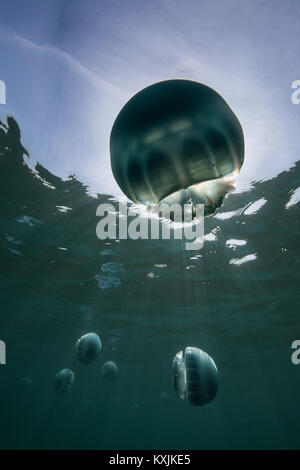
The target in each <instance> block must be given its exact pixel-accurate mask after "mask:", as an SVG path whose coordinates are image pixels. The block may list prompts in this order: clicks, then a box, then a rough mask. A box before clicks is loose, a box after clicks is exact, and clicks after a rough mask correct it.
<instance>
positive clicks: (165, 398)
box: [159, 392, 171, 407]
mask: <svg viewBox="0 0 300 470" xmlns="http://www.w3.org/2000/svg"><path fill="white" fill-rule="evenodd" d="M159 399H160V402H161V404H162V405H163V406H164V407H167V406H169V405H170V402H171V399H170V395H169V394H168V393H167V392H162V393H161V394H160V396H159Z"/></svg>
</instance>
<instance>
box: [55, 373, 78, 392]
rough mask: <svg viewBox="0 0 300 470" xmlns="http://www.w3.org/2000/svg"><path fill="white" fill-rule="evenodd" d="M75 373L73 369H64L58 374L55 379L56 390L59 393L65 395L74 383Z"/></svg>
mask: <svg viewBox="0 0 300 470" xmlns="http://www.w3.org/2000/svg"><path fill="white" fill-rule="evenodd" d="M74 378H75V376H74V373H73V372H72V371H71V369H62V370H61V371H60V372H58V374H56V376H55V379H54V388H55V390H56V391H57V392H58V393H65V392H66V391H67V390H69V389H70V388H71V387H72V385H73V383H74Z"/></svg>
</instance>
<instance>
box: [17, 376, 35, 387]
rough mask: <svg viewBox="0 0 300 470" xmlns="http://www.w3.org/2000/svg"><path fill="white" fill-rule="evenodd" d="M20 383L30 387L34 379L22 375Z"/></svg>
mask: <svg viewBox="0 0 300 470" xmlns="http://www.w3.org/2000/svg"><path fill="white" fill-rule="evenodd" d="M20 384H21V385H22V386H24V387H32V386H33V385H34V379H33V378H32V377H22V378H21V379H20Z"/></svg>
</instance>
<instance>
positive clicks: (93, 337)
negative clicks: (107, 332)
mask: <svg viewBox="0 0 300 470" xmlns="http://www.w3.org/2000/svg"><path fill="white" fill-rule="evenodd" d="M101 348H102V345H101V340H100V338H99V336H98V335H97V334H96V333H87V334H86V335H84V336H82V337H81V338H79V340H78V341H77V354H78V358H79V360H80V361H81V362H83V363H84V364H90V363H91V362H93V361H94V360H95V359H96V358H97V357H98V356H99V353H100V351H101Z"/></svg>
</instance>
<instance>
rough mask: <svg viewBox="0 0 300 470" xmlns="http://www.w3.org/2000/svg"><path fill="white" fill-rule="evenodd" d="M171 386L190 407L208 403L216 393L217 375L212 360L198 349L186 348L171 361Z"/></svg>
mask: <svg viewBox="0 0 300 470" xmlns="http://www.w3.org/2000/svg"><path fill="white" fill-rule="evenodd" d="M173 373H174V375H173V384H174V388H175V390H176V391H177V393H178V395H179V396H180V398H182V399H183V400H187V401H188V402H189V403H190V404H191V405H196V406H201V405H205V404H206V403H209V402H210V401H212V400H213V398H214V397H215V395H216V393H217V391H218V385H219V375H218V370H217V367H216V365H215V363H214V361H213V359H212V358H211V357H210V356H209V355H208V354H207V353H206V352H204V351H202V350H201V349H198V348H193V347H187V348H186V349H185V351H180V352H179V353H177V354H176V356H175V358H174V361H173Z"/></svg>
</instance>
